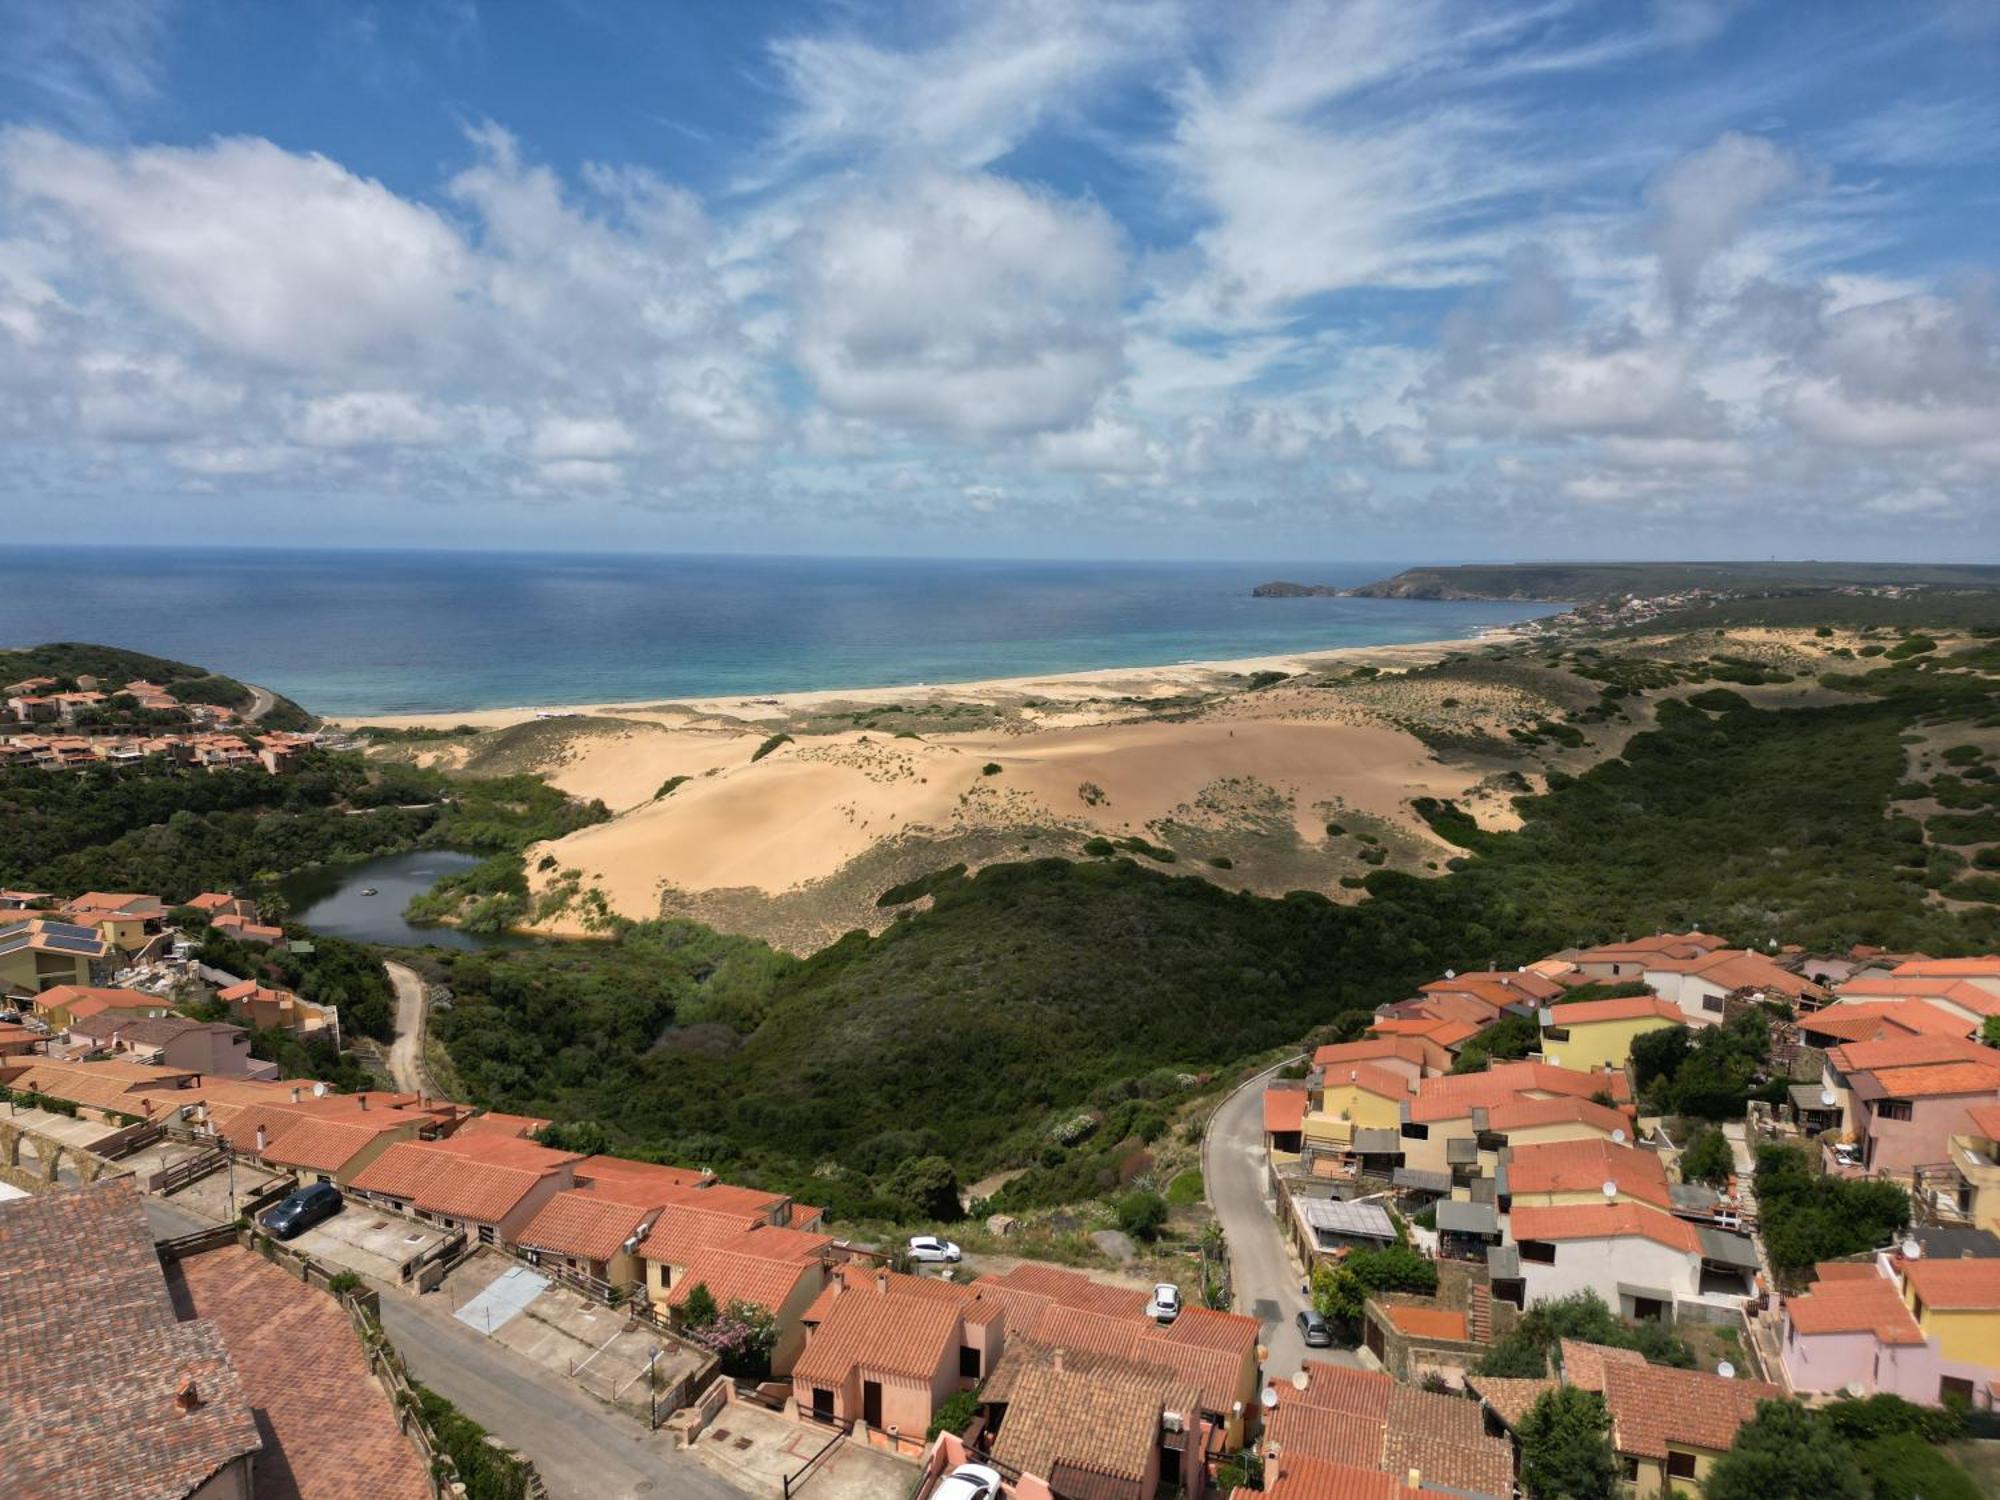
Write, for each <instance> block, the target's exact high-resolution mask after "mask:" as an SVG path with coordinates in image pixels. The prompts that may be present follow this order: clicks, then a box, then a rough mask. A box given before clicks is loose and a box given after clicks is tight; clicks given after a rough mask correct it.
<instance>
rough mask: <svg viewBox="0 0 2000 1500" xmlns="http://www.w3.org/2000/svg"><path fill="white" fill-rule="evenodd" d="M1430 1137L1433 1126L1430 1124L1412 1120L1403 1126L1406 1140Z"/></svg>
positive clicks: (1422, 1139)
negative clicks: (1421, 1123)
mask: <svg viewBox="0 0 2000 1500" xmlns="http://www.w3.org/2000/svg"><path fill="white" fill-rule="evenodd" d="M1430 1138H1431V1128H1430V1126H1428V1125H1419V1124H1417V1122H1416V1121H1414V1120H1411V1121H1409V1122H1407V1123H1406V1124H1405V1125H1404V1126H1403V1139H1404V1140H1406V1141H1427V1140H1429V1139H1430Z"/></svg>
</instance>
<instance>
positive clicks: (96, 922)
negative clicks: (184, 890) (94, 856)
mask: <svg viewBox="0 0 2000 1500" xmlns="http://www.w3.org/2000/svg"><path fill="white" fill-rule="evenodd" d="M166 916H167V909H166V906H165V905H164V904H163V903H162V902H161V900H160V898H159V897H158V896H148V895H142V894H139V893H137V892H132V891H85V892H84V893H83V894H82V895H81V896H78V897H77V898H76V899H75V900H74V901H71V902H70V903H68V904H67V905H66V906H65V907H64V908H63V918H64V920H65V921H68V922H73V923H75V924H76V925H77V926H78V927H90V928H94V929H95V930H96V932H97V935H98V936H99V937H100V938H102V939H103V940H104V945H105V947H106V948H107V949H110V950H112V951H113V952H115V954H116V955H117V959H118V962H120V963H122V964H133V963H139V962H143V961H144V960H145V959H147V958H148V957H150V956H152V955H153V954H155V953H157V952H159V951H160V949H161V947H162V945H163V943H164V937H165V930H166Z"/></svg>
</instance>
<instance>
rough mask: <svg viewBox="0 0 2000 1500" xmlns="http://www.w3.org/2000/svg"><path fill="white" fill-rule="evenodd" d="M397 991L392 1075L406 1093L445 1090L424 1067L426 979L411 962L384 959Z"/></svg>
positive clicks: (400, 1088)
mask: <svg viewBox="0 0 2000 1500" xmlns="http://www.w3.org/2000/svg"><path fill="white" fill-rule="evenodd" d="M382 967H383V969H384V970H385V971H386V972H387V973H388V975H389V983H390V985H391V986H392V987H393V988H394V989H395V991H396V1040H395V1041H393V1042H391V1043H390V1044H389V1076H390V1078H392V1079H394V1080H395V1084H396V1087H397V1089H398V1090H400V1091H401V1092H403V1093H405V1094H437V1093H439V1092H441V1091H440V1090H439V1089H438V1087H437V1085H435V1084H434V1083H432V1082H431V1080H430V1075H429V1074H428V1073H426V1072H425V1071H424V981H423V979H422V978H421V977H420V976H419V975H418V973H417V971H416V970H415V969H413V968H411V967H410V966H409V965H408V964H399V963H384V964H383V965H382Z"/></svg>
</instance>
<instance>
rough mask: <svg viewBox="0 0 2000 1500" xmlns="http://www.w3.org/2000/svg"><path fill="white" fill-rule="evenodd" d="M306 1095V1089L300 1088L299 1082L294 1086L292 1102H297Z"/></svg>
mask: <svg viewBox="0 0 2000 1500" xmlns="http://www.w3.org/2000/svg"><path fill="white" fill-rule="evenodd" d="M305 1096H306V1091H305V1090H304V1089H302V1088H300V1087H299V1086H298V1085H297V1084H294V1085H293V1086H292V1103H294V1104H297V1103H298V1102H299V1101H300V1100H301V1099H303V1098H305Z"/></svg>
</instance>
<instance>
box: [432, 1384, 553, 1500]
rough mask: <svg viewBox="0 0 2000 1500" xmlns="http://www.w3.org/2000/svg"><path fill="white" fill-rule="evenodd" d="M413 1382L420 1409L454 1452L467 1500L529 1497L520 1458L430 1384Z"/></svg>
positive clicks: (521, 1499) (442, 1443)
mask: <svg viewBox="0 0 2000 1500" xmlns="http://www.w3.org/2000/svg"><path fill="white" fill-rule="evenodd" d="M410 1383H411V1385H412V1386H413V1387H414V1388H415V1390H416V1393H417V1410H418V1411H419V1412H420V1413H421V1414H422V1416H423V1419H424V1422H425V1423H426V1425H428V1426H429V1427H430V1429H431V1431H432V1432H434V1433H435V1434H437V1439H438V1446H440V1447H441V1448H443V1449H444V1451H445V1452H446V1453H447V1454H449V1455H450V1456H451V1461H452V1464H453V1466H454V1467H455V1468H456V1469H457V1470H458V1481H459V1483H461V1484H463V1485H464V1486H465V1493H466V1497H467V1500H527V1494H528V1475H527V1470H526V1468H525V1467H524V1466H523V1465H522V1464H521V1463H520V1462H519V1460H517V1459H515V1458H513V1457H511V1456H510V1455H509V1454H507V1453H504V1452H502V1451H501V1450H500V1449H498V1448H495V1447H493V1446H492V1445H491V1444H490V1443H488V1442H487V1440H486V1429H485V1428H484V1427H481V1426H480V1425H479V1424H478V1423H477V1422H475V1421H473V1420H472V1418H470V1417H468V1416H466V1415H465V1413H463V1412H461V1411H460V1410H459V1409H458V1408H457V1407H455V1406H453V1405H452V1404H451V1403H450V1402H449V1401H447V1400H445V1398H444V1397H442V1396H440V1395H439V1394H438V1393H437V1392H436V1391H434V1390H432V1389H431V1388H430V1387H429V1386H427V1385H422V1384H419V1383H418V1382H416V1381H412V1382H410Z"/></svg>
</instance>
